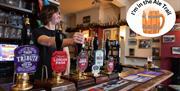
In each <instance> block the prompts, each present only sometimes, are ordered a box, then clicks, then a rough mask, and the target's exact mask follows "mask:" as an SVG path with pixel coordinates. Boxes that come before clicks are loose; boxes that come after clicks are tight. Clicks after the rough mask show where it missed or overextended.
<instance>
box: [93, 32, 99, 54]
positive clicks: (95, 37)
mask: <svg viewBox="0 0 180 91" xmlns="http://www.w3.org/2000/svg"><path fill="white" fill-rule="evenodd" d="M98 45H99V41H98V37H97V33H96V34H95V36H94V40H93V49H94V51H96V50H98Z"/></svg>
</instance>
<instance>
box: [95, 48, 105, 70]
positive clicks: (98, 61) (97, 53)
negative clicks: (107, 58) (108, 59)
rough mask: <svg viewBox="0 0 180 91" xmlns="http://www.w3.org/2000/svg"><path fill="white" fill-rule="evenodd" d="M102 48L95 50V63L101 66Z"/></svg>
mask: <svg viewBox="0 0 180 91" xmlns="http://www.w3.org/2000/svg"><path fill="white" fill-rule="evenodd" d="M103 54H104V53H103V50H97V51H95V65H98V66H100V67H101V66H103V60H104V59H103V58H104V57H103Z"/></svg>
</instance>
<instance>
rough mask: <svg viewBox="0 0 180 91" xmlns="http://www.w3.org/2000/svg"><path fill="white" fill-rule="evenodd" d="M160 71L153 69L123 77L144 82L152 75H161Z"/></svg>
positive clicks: (152, 76)
mask: <svg viewBox="0 0 180 91" xmlns="http://www.w3.org/2000/svg"><path fill="white" fill-rule="evenodd" d="M162 74H163V73H162V72H155V71H143V72H140V73H137V74H131V75H129V76H127V77H125V78H123V79H126V80H131V81H136V82H146V81H148V80H151V79H152V78H154V77H157V76H160V75H162Z"/></svg>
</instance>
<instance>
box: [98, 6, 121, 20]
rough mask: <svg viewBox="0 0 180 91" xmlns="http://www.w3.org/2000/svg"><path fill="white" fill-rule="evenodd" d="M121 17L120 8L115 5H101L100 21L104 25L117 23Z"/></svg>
mask: <svg viewBox="0 0 180 91" xmlns="http://www.w3.org/2000/svg"><path fill="white" fill-rule="evenodd" d="M119 15H120V8H119V7H117V6H114V5H111V4H110V5H109V4H105V5H101V6H100V10H99V19H100V21H101V22H103V23H107V22H110V21H117V20H118V17H119Z"/></svg>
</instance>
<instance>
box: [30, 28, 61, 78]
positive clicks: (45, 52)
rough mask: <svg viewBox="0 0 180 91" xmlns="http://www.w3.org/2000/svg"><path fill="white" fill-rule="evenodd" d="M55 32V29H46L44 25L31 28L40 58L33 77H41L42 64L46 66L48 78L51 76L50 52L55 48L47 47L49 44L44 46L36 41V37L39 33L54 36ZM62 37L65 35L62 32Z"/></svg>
mask: <svg viewBox="0 0 180 91" xmlns="http://www.w3.org/2000/svg"><path fill="white" fill-rule="evenodd" d="M56 33H57V32H56V31H54V30H49V29H47V28H45V27H41V28H38V29H35V30H33V38H34V43H35V45H36V46H37V47H38V48H39V54H40V55H39V56H40V60H39V62H38V65H37V70H36V72H35V79H41V77H42V66H43V65H46V66H47V70H48V78H51V77H52V72H53V71H52V68H51V56H52V53H53V52H54V51H55V50H56V48H55V47H49V46H44V45H41V44H39V43H38V42H37V39H38V38H39V37H40V36H41V35H46V36H49V37H55V34H56ZM61 33H62V32H61ZM62 34H63V33H62ZM64 37H65V35H64V34H63V38H64ZM44 76H45V71H44Z"/></svg>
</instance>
